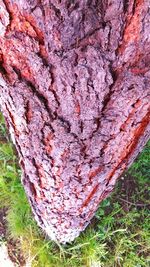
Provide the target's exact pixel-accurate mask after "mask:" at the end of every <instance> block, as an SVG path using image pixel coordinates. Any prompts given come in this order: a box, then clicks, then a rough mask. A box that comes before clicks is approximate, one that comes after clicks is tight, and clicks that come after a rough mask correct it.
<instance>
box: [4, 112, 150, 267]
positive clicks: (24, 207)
mask: <svg viewBox="0 0 150 267" xmlns="http://www.w3.org/2000/svg"><path fill="white" fill-rule="evenodd" d="M0 122H1V123H0V168H1V173H0V207H1V208H6V210H7V215H6V221H7V239H9V238H13V239H16V240H19V242H20V243H19V244H20V247H21V249H22V251H23V253H24V255H25V257H26V258H27V259H29V260H30V261H31V263H32V267H34V266H36V267H37V266H38V267H53V266H54V267H101V266H102V267H148V266H149V262H150V259H148V255H149V252H150V247H149V244H150V234H149V233H150V229H149V225H150V220H149V217H148V178H149V177H150V168H149V162H150V153H149V149H150V142H149V143H148V144H147V145H146V147H145V149H144V150H143V152H142V153H141V155H140V156H139V158H138V159H137V160H136V161H135V162H134V164H133V165H132V166H131V168H130V169H129V171H128V172H127V173H125V174H124V175H123V176H124V179H120V181H119V182H118V184H117V185H116V189H115V190H114V192H113V193H112V195H111V196H110V197H109V198H107V199H106V200H104V201H103V202H102V203H101V205H100V207H99V209H98V211H97V213H96V215H95V217H94V218H93V220H92V222H91V224H90V225H89V227H88V228H87V229H86V231H84V232H83V233H82V234H81V235H80V236H79V237H78V238H77V239H76V240H75V241H74V242H72V244H69V245H63V246H61V245H59V244H55V243H54V242H52V241H50V240H47V239H46V238H45V236H44V233H42V231H41V230H40V229H39V228H38V227H37V225H36V222H35V221H34V219H33V216H32V213H31V209H30V206H29V204H28V201H27V198H26V195H25V192H24V189H23V187H22V185H21V183H20V175H21V172H20V169H19V167H18V162H17V159H16V156H15V152H14V148H13V146H12V144H11V142H10V141H9V140H8V137H7V138H6V136H7V133H6V130H5V125H4V121H3V118H2V116H1V117H0Z"/></svg>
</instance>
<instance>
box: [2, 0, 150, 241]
mask: <svg viewBox="0 0 150 267" xmlns="http://www.w3.org/2000/svg"><path fill="white" fill-rule="evenodd" d="M149 5H150V1H149V0H145V1H144V0H128V1H127V0H91V1H89V0H74V1H73V0H72V1H71V0H70V1H67V0H62V1H61V0H51V1H48V0H43V1H40V0H33V1H29V0H16V1H13V0H11V1H9V0H5V1H4V0H3V1H2V0H0V105H1V110H2V112H3V114H4V116H5V118H6V121H7V124H8V128H9V131H10V133H11V136H12V139H13V141H14V143H15V145H16V147H17V150H18V152H19V157H20V165H21V167H22V171H23V175H22V182H23V184H24V187H25V190H26V193H27V195H28V198H29V201H30V203H31V206H32V209H33V212H34V214H35V218H36V220H37V222H38V224H39V225H40V226H41V227H42V228H43V229H44V230H45V231H46V233H47V234H48V235H49V236H50V238H51V239H54V240H58V241H60V242H64V243H65V242H67V241H71V240H73V239H74V238H75V237H76V236H78V235H79V233H80V231H82V230H83V229H84V228H85V227H86V226H87V224H88V223H89V221H90V219H91V218H92V216H93V215H94V212H95V211H96V209H97V207H98V205H99V203H100V201H101V200H103V199H104V198H105V197H106V196H107V195H109V193H110V192H111V191H112V189H113V187H114V185H115V182H116V179H117V178H118V177H119V175H120V174H121V173H122V172H123V171H124V169H125V168H127V167H128V166H129V164H131V162H132V161H133V160H134V158H135V157H136V156H137V154H138V152H139V151H140V150H141V149H142V147H143V146H144V144H145V142H146V141H147V139H148V135H149V132H150V127H149V108H150V104H149V103H150V97H149V95H150V85H149V81H150V68H149V65H150V24H149V19H150V14H149Z"/></svg>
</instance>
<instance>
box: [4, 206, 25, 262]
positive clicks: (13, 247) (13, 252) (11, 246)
mask: <svg viewBox="0 0 150 267" xmlns="http://www.w3.org/2000/svg"><path fill="white" fill-rule="evenodd" d="M6 213H7V210H6V209H4V208H1V209H0V240H1V241H2V242H6V243H7V251H8V255H9V258H10V260H11V261H12V262H13V263H14V265H15V266H17V267H23V266H25V263H26V261H25V258H24V256H23V253H22V251H21V249H20V242H19V240H13V239H12V238H10V237H9V235H8V231H7V222H6Z"/></svg>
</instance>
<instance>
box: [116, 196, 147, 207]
mask: <svg viewBox="0 0 150 267" xmlns="http://www.w3.org/2000/svg"><path fill="white" fill-rule="evenodd" d="M119 199H120V200H122V201H124V202H126V203H128V204H131V205H133V206H138V207H145V206H149V205H150V204H142V203H136V204H135V203H133V202H130V201H128V200H126V199H123V198H121V197H120V198H119Z"/></svg>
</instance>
